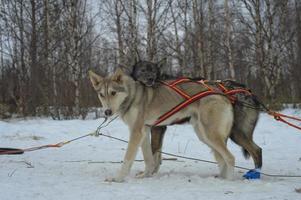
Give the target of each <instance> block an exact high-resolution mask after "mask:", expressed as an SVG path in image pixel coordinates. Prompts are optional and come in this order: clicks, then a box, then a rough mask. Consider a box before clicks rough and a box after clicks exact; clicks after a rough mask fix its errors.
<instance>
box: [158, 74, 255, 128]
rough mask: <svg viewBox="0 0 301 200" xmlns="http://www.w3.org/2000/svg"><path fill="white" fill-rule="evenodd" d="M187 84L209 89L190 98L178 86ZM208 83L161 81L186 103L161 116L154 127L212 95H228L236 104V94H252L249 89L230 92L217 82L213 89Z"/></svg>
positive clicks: (188, 80) (183, 80)
mask: <svg viewBox="0 0 301 200" xmlns="http://www.w3.org/2000/svg"><path fill="white" fill-rule="evenodd" d="M187 82H193V83H197V84H200V85H202V86H204V87H205V88H207V90H205V91H202V92H199V93H197V94H194V95H192V96H190V95H189V94H187V93H186V92H185V91H183V90H181V89H179V88H178V87H177V85H178V84H181V83H187ZM206 82H207V81H205V80H198V81H194V80H191V79H188V78H179V79H177V80H175V81H172V82H170V83H167V82H164V81H161V83H162V84H163V85H165V86H167V87H169V88H171V89H173V90H174V91H175V92H176V93H178V94H179V95H180V96H182V97H183V98H184V101H182V102H181V103H180V104H178V105H176V106H175V107H173V108H172V109H171V110H170V111H168V112H166V113H164V114H163V115H161V116H160V117H159V118H158V119H157V120H156V121H155V123H154V125H153V126H158V125H159V124H160V123H161V122H163V121H165V120H166V119H168V118H169V117H171V116H172V115H174V114H175V113H177V112H179V111H180V110H181V109H183V108H185V107H186V106H188V105H189V104H191V103H193V102H195V101H197V100H199V99H201V98H203V97H206V96H208V95H212V94H220V95H226V96H227V97H228V98H229V99H230V100H231V102H232V103H234V102H235V99H236V98H235V97H234V96H233V95H234V94H237V93H246V94H248V95H251V92H250V91H249V90H247V89H243V88H241V89H234V90H228V89H227V88H226V87H225V86H224V85H223V84H222V83H221V82H219V81H216V82H215V83H216V84H217V86H218V87H217V88H215V87H211V86H209V85H208V84H206Z"/></svg>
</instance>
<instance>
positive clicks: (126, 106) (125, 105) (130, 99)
mask: <svg viewBox="0 0 301 200" xmlns="http://www.w3.org/2000/svg"><path fill="white" fill-rule="evenodd" d="M129 88H130V87H129ZM128 93H129V95H128V96H127V97H126V98H125V99H124V101H123V102H122V103H121V105H120V108H119V114H120V116H121V117H122V118H123V116H125V115H126V113H127V112H128V111H129V110H130V108H131V106H132V104H133V103H134V101H135V98H134V95H132V94H135V93H136V87H134V88H131V89H129V91H128Z"/></svg>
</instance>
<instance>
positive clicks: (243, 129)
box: [131, 59, 262, 172]
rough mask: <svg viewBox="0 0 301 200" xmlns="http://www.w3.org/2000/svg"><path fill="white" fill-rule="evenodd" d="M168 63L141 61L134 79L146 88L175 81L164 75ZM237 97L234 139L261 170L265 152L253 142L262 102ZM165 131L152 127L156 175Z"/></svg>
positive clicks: (228, 84)
mask: <svg viewBox="0 0 301 200" xmlns="http://www.w3.org/2000/svg"><path fill="white" fill-rule="evenodd" d="M165 62H166V60H165V59H163V60H161V61H159V62H158V63H153V62H147V61H139V62H137V63H136V64H135V65H134V66H133V67H132V73H131V76H132V77H133V78H134V80H137V81H139V82H141V83H142V84H144V85H146V86H152V87H156V85H157V84H158V82H159V81H160V80H165V79H170V78H172V77H168V76H166V75H162V73H161V72H160V71H162V68H163V66H164V64H165ZM199 79H203V78H199ZM209 84H210V83H209ZM213 84H215V83H213ZM222 84H223V85H224V86H225V87H226V88H228V89H238V88H243V89H246V86H245V85H243V84H240V83H237V82H235V81H231V80H225V81H222ZM235 97H236V98H237V101H236V102H235V104H234V105H233V108H234V125H233V127H232V129H231V134H230V138H231V139H232V140H233V141H234V142H235V143H236V144H238V145H240V146H241V147H242V150H243V153H244V156H245V158H249V156H250V155H251V157H252V158H253V160H254V164H255V167H256V168H261V167H262V151H261V148H260V147H259V146H258V145H256V144H255V143H254V142H253V132H254V129H255V126H256V123H257V121H258V117H259V110H260V103H259V101H258V100H257V99H256V96H254V95H252V96H250V95H246V94H236V95H235ZM165 131H166V126H158V127H152V129H151V145H152V152H153V154H154V159H155V164H156V167H155V172H157V171H158V170H159V167H160V164H161V149H162V143H163V138H164V133H165Z"/></svg>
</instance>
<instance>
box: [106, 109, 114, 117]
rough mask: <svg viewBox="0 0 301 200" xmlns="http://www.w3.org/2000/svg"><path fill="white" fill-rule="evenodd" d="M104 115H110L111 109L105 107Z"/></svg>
mask: <svg viewBox="0 0 301 200" xmlns="http://www.w3.org/2000/svg"><path fill="white" fill-rule="evenodd" d="M105 115H106V116H107V117H109V116H111V115H112V110H111V109H106V110H105Z"/></svg>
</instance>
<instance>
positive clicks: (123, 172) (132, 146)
mask: <svg viewBox="0 0 301 200" xmlns="http://www.w3.org/2000/svg"><path fill="white" fill-rule="evenodd" d="M144 137H145V132H144V131H142V128H139V129H138V128H135V129H133V130H131V133H130V140H129V143H128V147H127V150H126V153H125V156H124V159H123V163H122V166H121V169H120V171H119V173H118V175H117V176H116V177H115V178H109V179H106V181H109V182H123V181H124V178H125V177H126V176H127V175H128V174H129V172H130V169H131V167H132V164H133V162H134V160H135V157H136V154H137V151H138V147H139V146H140V145H141V142H142V139H144Z"/></svg>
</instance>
